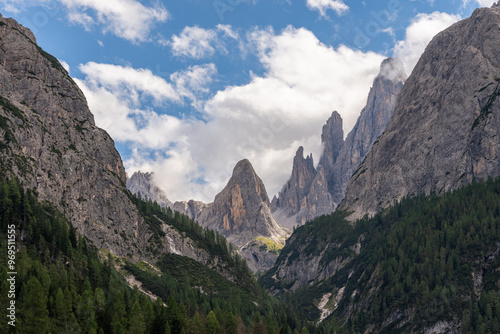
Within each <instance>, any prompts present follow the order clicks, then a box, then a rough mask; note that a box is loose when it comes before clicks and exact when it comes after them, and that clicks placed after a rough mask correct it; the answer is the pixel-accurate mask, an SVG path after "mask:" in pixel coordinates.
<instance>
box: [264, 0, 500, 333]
mask: <svg viewBox="0 0 500 334" xmlns="http://www.w3.org/2000/svg"><path fill="white" fill-rule="evenodd" d="M499 39H500V6H498V5H496V6H494V7H492V8H491V9H489V8H482V9H478V10H476V11H474V13H473V14H472V16H471V17H470V18H468V19H466V20H463V21H460V22H458V23H456V24H454V25H453V26H451V27H450V28H448V29H447V30H445V31H443V32H442V33H440V34H438V35H437V36H436V37H435V38H434V39H433V40H432V42H431V43H430V44H429V45H428V47H427V49H426V51H425V52H424V54H423V55H422V57H421V59H420V60H419V62H418V64H417V66H416V67H415V70H414V71H413V73H412V74H411V76H410V77H409V78H408V80H407V81H406V83H405V84H404V86H403V88H402V91H401V93H400V94H399V97H398V102H397V106H396V109H395V111H394V116H393V117H392V119H391V121H390V123H389V125H388V127H387V129H386V130H385V132H384V133H383V134H382V135H381V136H380V137H379V138H378V139H377V140H376V141H375V143H374V144H373V147H372V149H371V151H370V152H369V153H368V155H367V156H366V158H365V159H364V162H363V163H362V164H361V165H360V167H359V168H358V170H357V171H356V172H355V173H354V175H353V176H352V177H351V179H350V180H349V183H348V186H347V192H346V198H345V200H344V201H343V202H341V204H340V205H339V209H337V210H336V211H335V212H334V213H332V214H331V215H328V216H322V217H319V218H317V219H315V220H313V221H311V222H308V223H306V224H305V225H304V226H301V227H299V228H297V229H296V230H295V232H294V233H293V234H292V236H291V237H290V238H289V239H288V240H287V243H286V245H285V247H284V248H283V249H282V251H281V253H280V256H279V258H278V260H277V261H276V264H275V266H274V267H273V268H272V269H271V270H269V271H268V272H267V273H265V275H264V276H263V277H262V278H261V280H260V282H261V284H263V285H264V286H265V287H266V288H267V289H268V290H269V291H271V292H272V293H273V294H275V295H277V296H280V295H285V296H286V297H285V299H284V300H287V301H288V302H290V303H297V305H298V307H299V310H300V311H301V312H303V314H304V315H306V316H307V317H308V318H309V319H310V320H313V321H319V322H328V323H334V324H336V325H337V329H336V332H339V333H343V332H346V333H347V332H364V333H367V332H369V333H412V332H413V333H415V332H418V333H471V332H474V333H479V332H491V333H495V332H498V331H499V330H500V326H499V325H498V321H497V320H495V319H497V317H498V316H499V314H498V312H497V310H498V308H496V307H497V306H500V303H498V300H500V299H498V298H499V297H500V284H499V280H498V272H499V270H500V257H499V256H498V254H499V253H500V249H499V245H500V234H499V233H498V232H497V230H498V228H497V226H498V222H499V221H500V214H499V212H500V211H498V203H500V202H499V197H498V196H499V193H500V192H499V189H500V188H499V187H500V177H498V175H500V173H499V172H498V156H497V154H496V152H498V147H500V146H499V144H500V143H499V142H498V140H499V139H498V131H499V130H498V129H500V127H499V124H498V120H499V115H500V108H499V106H500V105H499V102H498V99H497V97H498V92H499V83H500V72H499V67H498V66H499V65H500V43H498V41H499ZM339 156H340V154H339ZM495 177H496V178H495ZM480 179H483V180H482V181H478V180H480ZM410 190H411V191H410ZM351 210H354V215H353V214H352V211H351ZM366 213H369V214H370V215H365V214H366ZM353 216H354V217H353ZM358 217H363V218H361V219H358V220H355V218H358ZM346 218H347V219H346Z"/></svg>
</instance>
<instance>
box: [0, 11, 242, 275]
mask: <svg viewBox="0 0 500 334" xmlns="http://www.w3.org/2000/svg"><path fill="white" fill-rule="evenodd" d="M0 171H1V173H0V176H1V179H2V180H13V179H15V180H18V181H19V183H20V186H21V188H22V189H23V190H25V191H36V194H37V199H38V200H39V201H40V202H43V203H49V204H50V205H53V206H54V209H55V210H57V211H58V212H61V213H62V214H63V216H64V217H65V218H66V219H67V220H68V222H69V223H70V224H71V225H72V226H74V227H75V229H76V231H77V232H78V235H80V236H82V237H84V238H86V239H87V240H88V241H89V243H91V244H92V245H95V246H96V247H97V249H99V250H105V251H106V252H109V253H111V254H113V256H116V257H119V258H124V259H128V260H132V261H134V262H136V261H139V260H144V261H147V262H149V263H152V264H154V263H155V262H156V261H157V260H158V259H159V258H160V256H162V255H163V254H164V253H174V254H178V255H183V256H186V257H189V258H191V259H194V260H196V261H198V262H200V263H201V264H203V265H206V266H208V267H209V268H211V269H214V270H216V271H217V272H218V273H219V274H220V275H222V276H224V278H226V279H229V280H230V281H233V282H237V281H238V280H239V279H238V277H241V275H240V274H238V273H237V271H238V270H237V268H235V265H234V261H232V260H231V259H230V256H228V255H227V254H226V253H228V252H229V251H228V252H220V251H217V252H215V253H214V252H213V249H212V248H211V247H208V246H207V244H208V243H209V242H208V241H207V239H210V238H208V237H207V236H199V235H195V234H192V235H191V236H192V237H186V233H188V232H189V228H191V229H193V228H194V227H192V226H191V225H189V224H188V222H190V220H189V219H188V218H187V217H183V216H182V215H178V216H175V217H174V215H173V214H171V215H167V212H166V211H165V212H161V211H157V214H156V215H151V214H150V212H149V211H147V210H144V208H145V207H149V206H148V205H147V203H144V202H142V201H140V200H139V199H137V198H135V197H133V196H132V195H131V193H130V192H129V191H128V190H127V189H126V186H125V182H126V173H125V168H124V167H123V164H122V160H121V157H120V155H119V154H118V152H117V151H116V149H115V146H114V142H113V140H112V139H111V138H110V137H109V135H108V134H107V133H106V132H105V131H104V130H102V129H100V128H98V127H97V126H96V125H95V122H94V117H93V115H92V113H91V112H90V110H89V108H88V106H87V103H86V99H85V96H84V95H83V93H82V92H81V90H80V89H79V88H78V86H77V84H76V83H75V82H74V81H73V80H72V79H71V77H70V76H69V75H68V73H67V72H66V70H65V69H64V68H63V67H62V66H61V64H60V63H59V61H58V60H57V59H56V58H54V57H53V56H51V55H49V54H48V53H46V52H45V51H43V50H42V49H41V48H40V47H39V46H38V45H37V44H36V40H35V37H34V35H33V34H32V32H31V31H29V30H28V29H26V28H25V27H23V26H21V25H19V24H18V23H17V22H15V21H14V20H12V19H6V18H3V17H1V16H0ZM150 177H151V175H142V178H141V176H140V175H138V176H137V178H138V180H139V181H138V184H141V182H142V185H146V183H147V182H146V181H148V178H150ZM143 181H144V182H143ZM147 189H149V191H151V190H152V189H154V188H147ZM155 191H158V190H157V189H156V190H155ZM150 211H151V210H150ZM188 225H189V226H191V227H189V228H187V227H186V226H188ZM192 225H193V226H196V224H195V223H194V222H192ZM214 238H215V237H214ZM210 240H211V239H210ZM229 253H230V252H229ZM224 254H226V255H224ZM243 276H244V275H243Z"/></svg>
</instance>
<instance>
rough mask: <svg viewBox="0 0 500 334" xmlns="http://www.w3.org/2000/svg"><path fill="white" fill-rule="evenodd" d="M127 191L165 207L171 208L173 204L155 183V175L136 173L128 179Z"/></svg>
mask: <svg viewBox="0 0 500 334" xmlns="http://www.w3.org/2000/svg"><path fill="white" fill-rule="evenodd" d="M127 189H128V190H130V192H131V193H132V194H138V193H140V194H141V196H142V197H143V198H148V199H151V200H152V201H155V202H157V203H158V204H159V205H161V206H163V207H171V206H172V202H170V201H169V199H168V198H167V194H165V192H164V191H163V190H161V189H160V188H158V187H157V186H156V185H155V183H154V173H148V172H146V173H142V172H141V171H137V172H135V173H134V174H133V175H132V176H131V177H130V178H129V179H127Z"/></svg>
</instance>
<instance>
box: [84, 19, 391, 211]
mask: <svg viewBox="0 0 500 334" xmlns="http://www.w3.org/2000/svg"><path fill="white" fill-rule="evenodd" d="M219 30H224V29H219ZM228 38H232V37H228ZM244 39H245V43H246V45H247V49H250V50H255V52H256V56H257V57H258V59H259V60H260V62H261V64H262V66H263V67H264V74H263V75H260V76H256V75H253V76H252V78H251V80H249V82H248V83H247V84H244V85H240V86H228V87H226V88H224V89H222V90H220V91H218V92H216V93H215V94H212V95H211V93H210V84H211V82H212V80H213V78H215V77H216V75H217V69H216V67H215V65H213V64H205V65H198V66H191V67H188V68H186V69H185V70H183V71H179V72H176V73H173V74H171V75H170V76H169V78H168V81H167V80H166V79H164V78H160V77H157V76H155V75H154V74H153V73H151V72H150V71H148V70H143V69H133V68H130V67H123V66H116V65H107V64H96V63H88V64H85V65H82V66H81V67H80V70H81V72H82V73H84V74H85V75H86V77H85V79H84V80H79V81H78V84H79V85H80V86H81V87H82V90H84V93H85V94H86V95H87V98H88V101H89V105H90V107H91V110H92V111H93V113H94V114H95V115H96V116H95V118H96V123H97V124H98V125H99V126H101V127H103V128H105V129H106V130H108V131H109V132H110V134H111V136H112V137H113V138H115V140H117V141H120V142H123V143H126V144H127V145H129V147H130V148H134V149H135V150H134V153H133V154H132V156H130V157H129V158H128V159H127V160H126V161H125V164H126V168H127V171H128V172H129V173H133V172H134V171H136V170H143V171H144V170H147V171H154V172H155V173H156V175H157V182H158V184H159V185H160V186H161V187H162V188H163V189H164V190H165V191H166V193H167V194H168V195H169V197H170V198H171V199H172V200H186V199H191V198H194V199H199V200H203V201H205V202H209V201H212V200H213V198H214V196H215V194H217V193H218V192H219V191H220V190H221V189H222V188H223V187H224V186H225V184H226V182H227V180H228V179H229V177H230V176H231V172H232V169H233V167H234V165H235V164H236V163H237V162H238V161H239V160H241V159H243V158H248V159H250V161H251V162H252V164H253V165H254V167H255V169H256V171H257V173H258V174H259V176H261V177H262V179H263V180H264V182H265V184H266V187H267V189H268V192H269V194H270V195H271V196H272V195H274V194H276V193H277V192H278V191H279V189H280V188H281V186H282V185H283V184H284V182H285V181H286V179H287V178H288V177H289V176H290V171H291V167H292V166H291V162H292V158H293V156H294V155H295V151H296V150H297V148H298V147H299V146H304V147H305V149H306V151H307V152H312V153H313V154H314V157H315V159H316V161H317V160H318V159H319V156H320V153H321V143H320V141H321V139H320V134H321V127H322V125H323V124H324V123H325V121H326V120H327V118H328V117H329V116H330V114H331V112H332V111H333V110H338V111H339V112H340V113H341V114H342V115H343V117H344V119H345V123H344V124H345V127H346V131H347V130H349V128H351V127H352V126H353V124H354V122H355V120H356V118H357V115H358V114H359V112H360V110H361V109H362V107H363V106H364V104H365V103H366V97H367V95H368V91H369V88H370V86H371V83H372V81H373V78H374V77H375V75H376V74H377V72H378V70H379V66H380V63H381V61H382V60H383V58H384V57H383V56H381V55H378V54H375V53H363V52H361V51H355V50H352V49H349V48H347V47H345V46H340V47H338V48H333V47H330V46H327V45H324V44H322V43H321V42H320V41H319V40H318V39H317V38H316V36H315V35H314V34H313V33H312V32H310V31H308V30H307V29H304V28H302V29H296V28H293V27H289V28H287V29H285V30H283V31H282V32H280V33H275V32H273V31H272V30H271V29H264V30H259V29H255V30H253V31H251V32H250V33H249V34H248V35H247V36H245V37H244ZM159 87H161V89H160V88H159ZM145 98H150V99H151V98H152V100H153V102H156V103H160V104H162V103H170V104H178V103H183V102H182V101H183V100H189V101H190V102H191V103H192V104H193V105H194V106H195V108H196V110H197V111H198V113H197V114H196V115H198V116H197V117H198V118H194V117H189V116H185V115H182V116H180V115H174V114H172V113H171V115H167V114H162V112H165V110H169V108H168V107H166V108H165V106H164V105H161V106H158V107H155V106H154V105H153V106H152V107H150V108H148V107H145V105H146V104H144V103H143V101H144V99H145ZM151 108H152V109H151ZM153 109H154V110H153Z"/></svg>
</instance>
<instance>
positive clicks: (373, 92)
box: [325, 58, 406, 203]
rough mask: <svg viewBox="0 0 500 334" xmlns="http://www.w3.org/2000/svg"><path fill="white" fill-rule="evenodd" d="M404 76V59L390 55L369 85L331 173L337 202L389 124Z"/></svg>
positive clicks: (331, 185) (334, 196) (332, 191)
mask: <svg viewBox="0 0 500 334" xmlns="http://www.w3.org/2000/svg"><path fill="white" fill-rule="evenodd" d="M405 80H406V73H405V69H404V65H403V63H401V62H400V61H399V60H397V59H395V58H388V59H385V60H384V61H383V62H382V64H381V65H380V72H379V75H378V76H377V77H376V78H375V80H374V81H373V86H372V88H371V89H370V93H369V95H368V100H367V102H366V106H365V107H364V108H363V110H362V111H361V114H360V115H359V117H358V120H357V122H356V124H355V125H354V128H353V129H352V130H351V132H349V134H348V135H347V138H346V140H345V143H344V145H343V147H342V149H341V150H340V152H339V154H338V157H337V159H336V163H335V166H334V167H333V169H332V170H331V171H332V172H331V173H330V174H329V175H330V179H329V180H328V184H329V186H330V192H331V194H332V197H333V201H334V202H335V203H340V201H341V200H342V199H343V198H344V194H345V189H346V187H347V182H348V181H349V179H350V178H351V176H352V174H353V173H354V172H355V171H356V169H357V168H358V166H359V165H360V164H361V162H363V159H364V158H365V156H366V155H367V154H368V152H369V151H370V149H371V148H372V145H373V143H374V142H375V140H376V139H377V138H378V137H379V136H380V135H381V134H382V133H383V132H384V130H385V129H386V127H387V125H388V124H389V122H390V120H391V118H392V115H393V114H394V108H395V107H396V101H397V98H398V95H399V93H400V92H401V88H402V87H403V84H404V82H405ZM325 154H326V152H325Z"/></svg>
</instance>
